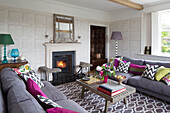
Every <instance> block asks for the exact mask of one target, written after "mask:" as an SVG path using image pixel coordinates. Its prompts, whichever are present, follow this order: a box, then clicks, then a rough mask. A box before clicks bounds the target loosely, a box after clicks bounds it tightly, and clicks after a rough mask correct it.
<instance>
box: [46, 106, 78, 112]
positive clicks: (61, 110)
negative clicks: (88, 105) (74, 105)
mask: <svg viewBox="0 0 170 113" xmlns="http://www.w3.org/2000/svg"><path fill="white" fill-rule="evenodd" d="M47 113H78V112H75V111H72V110H68V109H64V108H60V107H55V108H50V109H47Z"/></svg>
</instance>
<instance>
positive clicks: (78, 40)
mask: <svg viewBox="0 0 170 113" xmlns="http://www.w3.org/2000/svg"><path fill="white" fill-rule="evenodd" d="M77 38H78V39H77V40H76V42H80V38H81V36H80V35H79V34H78V37H77Z"/></svg>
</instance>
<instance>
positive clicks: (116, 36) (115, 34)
mask: <svg viewBox="0 0 170 113" xmlns="http://www.w3.org/2000/svg"><path fill="white" fill-rule="evenodd" d="M111 40H116V47H115V56H117V53H118V40H123V38H122V34H121V32H119V31H113V32H112V36H111Z"/></svg>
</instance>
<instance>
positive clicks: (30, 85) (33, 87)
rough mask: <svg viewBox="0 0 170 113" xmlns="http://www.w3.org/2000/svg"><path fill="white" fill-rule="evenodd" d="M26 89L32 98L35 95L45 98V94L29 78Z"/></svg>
mask: <svg viewBox="0 0 170 113" xmlns="http://www.w3.org/2000/svg"><path fill="white" fill-rule="evenodd" d="M27 90H28V92H29V93H30V94H31V95H32V96H33V97H34V98H36V97H37V95H41V96H44V97H46V98H47V96H46V95H45V94H44V93H43V92H42V91H41V89H40V87H39V86H38V85H37V84H36V83H35V82H34V81H33V80H32V79H30V78H28V80H27Z"/></svg>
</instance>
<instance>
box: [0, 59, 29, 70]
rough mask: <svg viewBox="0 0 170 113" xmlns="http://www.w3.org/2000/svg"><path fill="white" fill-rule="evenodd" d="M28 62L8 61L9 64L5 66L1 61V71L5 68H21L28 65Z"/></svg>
mask: <svg viewBox="0 0 170 113" xmlns="http://www.w3.org/2000/svg"><path fill="white" fill-rule="evenodd" d="M27 63H28V61H27V60H17V61H15V62H14V61H13V60H8V63H5V64H3V63H2V61H0V71H1V70H2V69H3V68H5V67H10V68H19V67H20V66H21V65H24V64H27Z"/></svg>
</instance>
